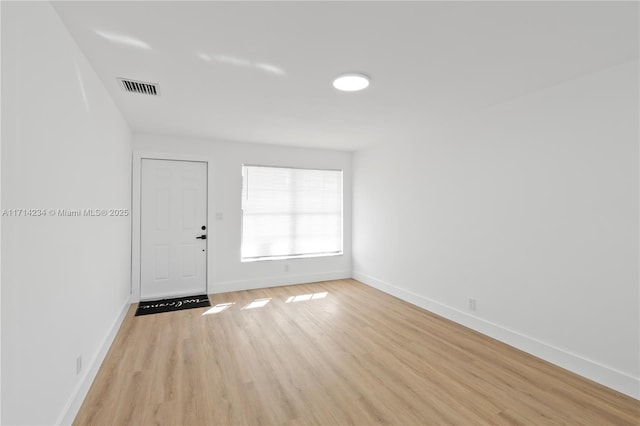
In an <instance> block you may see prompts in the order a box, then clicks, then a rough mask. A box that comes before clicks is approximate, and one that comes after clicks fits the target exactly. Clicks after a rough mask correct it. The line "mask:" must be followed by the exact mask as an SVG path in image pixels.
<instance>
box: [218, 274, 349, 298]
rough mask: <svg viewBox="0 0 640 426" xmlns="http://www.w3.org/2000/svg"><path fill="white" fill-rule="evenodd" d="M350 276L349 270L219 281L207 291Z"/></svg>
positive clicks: (222, 291) (300, 282) (309, 281)
mask: <svg viewBox="0 0 640 426" xmlns="http://www.w3.org/2000/svg"><path fill="white" fill-rule="evenodd" d="M347 278H351V271H331V272H322V273H317V274H299V275H280V276H277V277H269V278H260V279H255V280H240V281H221V282H217V283H212V284H209V293H212V294H217V293H228V292H230V291H242V290H253V289H257V288H266V287H282V286H286V285H295V284H305V283H312V282H318V281H331V280H343V279H347Z"/></svg>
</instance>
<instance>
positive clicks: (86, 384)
mask: <svg viewBox="0 0 640 426" xmlns="http://www.w3.org/2000/svg"><path fill="white" fill-rule="evenodd" d="M129 306H131V301H130V300H129V299H127V300H126V301H125V303H124V305H123V306H122V309H121V310H120V313H119V314H118V316H117V317H116V319H115V320H114V321H113V323H112V324H111V328H110V329H109V332H108V333H107V335H106V336H105V338H104V339H103V340H102V343H101V345H100V347H99V349H98V352H97V353H96V354H95V356H94V357H93V359H92V360H91V361H90V363H89V365H88V367H89V368H87V369H86V370H85V373H84V375H83V376H82V377H81V379H80V380H79V381H78V384H77V385H76V386H75V388H74V389H73V392H72V393H71V397H70V398H69V401H68V402H67V404H66V405H65V407H64V409H63V410H62V413H61V414H60V416H59V417H58V421H57V422H56V424H57V425H71V424H72V423H73V420H74V419H75V418H76V415H77V414H78V411H80V407H81V406H82V402H83V401H84V399H85V398H86V396H87V393H89V389H90V388H91V384H92V383H93V380H94V379H95V378H96V375H97V374H98V370H99V369H100V366H101V365H102V361H104V358H105V357H106V356H107V352H109V348H110V347H111V344H112V343H113V340H114V339H115V337H116V335H117V334H118V330H119V329H120V325H122V322H123V321H124V318H125V316H126V315H127V312H128V311H129Z"/></svg>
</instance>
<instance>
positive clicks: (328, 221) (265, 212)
mask: <svg viewBox="0 0 640 426" xmlns="http://www.w3.org/2000/svg"><path fill="white" fill-rule="evenodd" d="M242 177H243V185H242V260H243V261H252V260H261V259H269V258H283V257H285V258H286V257H301V256H322V255H337V254H342V171H340V170H311V169H292V168H283V167H265V166H243V167H242Z"/></svg>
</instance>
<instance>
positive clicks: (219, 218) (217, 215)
mask: <svg viewBox="0 0 640 426" xmlns="http://www.w3.org/2000/svg"><path fill="white" fill-rule="evenodd" d="M216 220H224V213H222V212H216Z"/></svg>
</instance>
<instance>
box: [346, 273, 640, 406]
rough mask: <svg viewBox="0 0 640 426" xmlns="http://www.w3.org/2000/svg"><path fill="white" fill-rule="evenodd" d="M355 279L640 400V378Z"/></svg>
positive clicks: (397, 289) (365, 279) (390, 286)
mask: <svg viewBox="0 0 640 426" xmlns="http://www.w3.org/2000/svg"><path fill="white" fill-rule="evenodd" d="M353 278H354V279H356V280H358V281H360V282H362V283H364V284H366V285H368V286H370V287H373V288H376V289H378V290H380V291H383V292H385V293H387V294H390V295H392V296H395V297H397V298H399V299H402V300H404V301H405V302H409V303H411V304H413V305H416V306H419V307H421V308H423V309H426V310H428V311H430V312H433V313H435V314H437V315H440V316H442V317H444V318H447V319H449V320H451V321H454V322H456V323H458V324H461V325H464V326H465V327H469V328H471V329H473V330H475V331H478V332H480V333H482V334H485V335H487V336H489V337H492V338H494V339H496V340H499V341H501V342H503V343H506V344H508V345H510V346H513V347H515V348H517V349H520V350H522V351H525V352H527V353H529V354H531V355H534V356H536V357H538V358H541V359H543V360H545V361H548V362H550V363H552V364H555V365H557V366H559V367H562V368H564V369H566V370H569V371H571V372H573V373H576V374H578V375H580V376H583V377H586V378H587V379H590V380H593V381H594V382H597V383H600V384H602V385H604V386H607V387H609V388H611V389H613V390H616V391H618V392H621V393H623V394H625V395H628V396H630V397H632V398H635V399H638V400H640V378H636V377H633V376H630V375H628V374H626V373H624V372H621V371H618V370H615V369H613V368H611V367H607V366H605V365H602V364H600V363H598V362H595V361H593V360H590V359H587V358H584V357H582V356H580V355H577V354H574V353H570V352H567V351H565V350H563V349H560V348H557V347H555V346H552V345H549V344H547V343H545V342H542V341H540V340H537V339H535V338H532V337H529V336H526V335H524V334H521V333H519V332H517V331H514V330H511V329H508V328H506V327H503V326H501V325H498V324H495V323H493V322H490V321H487V320H484V319H482V318H479V317H476V316H474V315H470V314H468V313H467V312H463V311H460V310H458V309H455V308H452V307H451V306H448V305H445V304H443V303H440V302H438V301H435V300H433V299H430V298H428V297H425V296H422V295H419V294H417V293H414V292H412V291H409V290H406V289H403V288H400V287H397V286H395V285H393V284H390V283H387V282H384V281H382V280H379V279H377V278H375V277H372V276H370V275H367V274H364V273H362V272H356V271H354V272H353Z"/></svg>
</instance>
